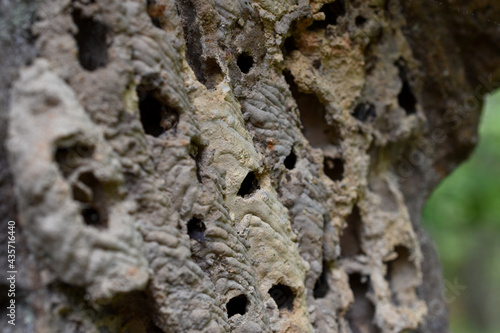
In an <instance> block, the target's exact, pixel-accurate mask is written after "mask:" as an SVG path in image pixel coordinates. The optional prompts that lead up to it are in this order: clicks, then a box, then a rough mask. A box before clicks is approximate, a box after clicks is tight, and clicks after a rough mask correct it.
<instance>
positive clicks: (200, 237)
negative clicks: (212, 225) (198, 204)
mask: <svg viewBox="0 0 500 333" xmlns="http://www.w3.org/2000/svg"><path fill="white" fill-rule="evenodd" d="M205 230H207V227H206V226H205V223H203V221H202V220H200V219H199V218H197V217H193V218H192V219H191V220H189V222H188V224H187V232H188V235H189V238H191V239H194V240H195V241H198V242H200V243H204V242H205Z"/></svg>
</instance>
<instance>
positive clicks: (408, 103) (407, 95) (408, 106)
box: [395, 58, 417, 115]
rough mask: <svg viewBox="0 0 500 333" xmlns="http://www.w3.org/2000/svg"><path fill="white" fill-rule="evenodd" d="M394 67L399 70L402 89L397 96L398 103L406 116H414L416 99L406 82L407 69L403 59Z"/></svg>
mask: <svg viewBox="0 0 500 333" xmlns="http://www.w3.org/2000/svg"><path fill="white" fill-rule="evenodd" d="M395 65H396V66H397V67H398V69H399V78H400V79H401V83H402V85H403V86H402V88H401V91H400V92H399V94H398V103H399V106H401V107H402V108H403V109H404V110H405V111H406V114H408V115H410V114H414V113H415V112H417V98H416V97H415V95H414V94H413V90H412V89H411V86H410V83H409V82H408V68H407V66H406V62H405V61H404V59H402V58H400V59H399V60H398V61H396V63H395Z"/></svg>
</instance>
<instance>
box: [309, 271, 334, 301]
mask: <svg viewBox="0 0 500 333" xmlns="http://www.w3.org/2000/svg"><path fill="white" fill-rule="evenodd" d="M329 268H330V267H329V265H328V263H327V262H323V270H322V271H321V274H320V276H319V277H318V279H317V280H316V283H315V284H314V289H313V296H314V298H316V299H318V298H324V297H325V296H326V295H327V294H328V292H329V291H330V286H329V284H328V276H327V272H328V270H329Z"/></svg>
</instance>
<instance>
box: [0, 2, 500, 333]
mask: <svg viewBox="0 0 500 333" xmlns="http://www.w3.org/2000/svg"><path fill="white" fill-rule="evenodd" d="M463 2H464V4H461V3H460V2H459V1H453V3H451V2H450V3H449V4H447V5H445V6H444V5H443V4H439V3H437V2H435V1H432V0H426V1H419V2H415V1H407V2H405V3H401V4H400V3H398V2H396V1H389V2H385V1H381V0H370V1H368V0H367V1H360V0H356V1H343V0H335V1H333V2H332V1H320V0H318V1H312V2H308V1H305V0H298V1H295V0H290V1H280V2H278V1H271V0H261V1H254V2H249V1H245V0H241V1H228V0H213V1H198V0H179V1H173V0H148V1H145V0H144V1H139V0H127V1H100V0H73V1H69V0H51V1H48V0H47V1H38V2H37V6H38V7H37V8H35V5H34V4H33V3H31V2H28V1H26V2H23V1H7V0H2V1H0V5H1V8H2V11H0V15H2V24H5V27H6V29H7V30H5V29H2V33H3V32H4V31H10V30H9V29H11V30H12V31H14V30H13V29H16V31H17V32H16V34H12V35H10V36H9V37H12V39H11V40H9V37H7V36H8V35H7V36H4V35H0V36H1V38H2V39H1V43H2V47H3V46H5V47H6V49H7V50H9V51H8V52H6V53H5V54H1V55H0V56H1V57H4V58H5V64H6V65H7V66H6V65H4V61H2V68H1V69H0V70H1V71H2V73H3V79H2V81H1V84H2V86H0V93H1V96H2V105H1V108H2V109H1V110H2V113H1V115H2V118H1V122H0V126H1V131H0V133H1V136H0V142H4V143H5V147H6V148H7V152H8V154H4V153H3V150H2V156H1V158H0V164H1V166H2V169H1V180H2V183H1V184H0V185H1V187H0V189H1V191H0V195H1V197H2V202H1V203H0V209H1V210H0V212H1V218H2V222H1V223H2V225H3V223H5V221H7V220H8V219H16V220H17V221H18V222H19V229H20V230H19V232H20V238H19V240H18V241H19V246H20V247H21V249H22V251H21V252H19V261H20V262H21V263H23V264H24V266H23V270H24V271H23V276H24V277H23V278H22V279H21V280H20V282H19V284H20V288H21V290H23V293H21V295H23V297H21V298H20V299H19V303H18V304H19V308H18V311H19V313H21V312H22V313H23V314H22V315H20V317H22V319H19V321H18V325H17V326H16V327H15V328H13V327H8V328H7V329H6V331H12V332H35V331H36V332H44V331H50V332H58V331H60V332H81V331H83V332H230V331H231V332H255V333H257V332H346V333H348V332H362V333H366V332H371V333H374V332H394V333H396V332H408V331H414V332H446V331H447V323H446V311H441V312H440V313H435V312H433V310H432V302H433V301H435V300H436V299H438V298H439V297H440V292H441V287H442V277H441V274H440V268H439V263H438V261H437V259H436V255H435V253H434V250H433V248H432V244H431V243H430V241H429V240H428V238H427V236H426V235H425V233H424V231H422V230H421V228H420V221H419V218H420V217H419V214H420V210H421V208H422V205H423V202H424V201H425V198H426V196H427V195H428V193H429V192H430V190H431V189H432V188H433V187H434V186H436V184H437V182H438V181H439V180H440V179H442V177H444V176H445V175H446V174H447V173H448V172H449V171H450V170H452V169H453V168H454V167H455V166H456V165H457V163H458V162H460V161H461V160H463V159H464V158H465V157H466V156H467V153H468V151H469V150H470V149H471V148H472V147H473V145H474V142H475V135H476V127H477V120H478V117H479V110H480V107H481V104H482V102H481V98H482V95H483V94H485V93H487V92H488V91H491V90H493V89H494V88H496V86H495V82H494V81H495V79H497V78H498V77H499V76H500V71H498V70H497V69H498V68H500V66H499V63H498V60H493V59H495V57H496V59H500V58H499V57H498V56H499V53H500V50H498V45H500V44H499V43H498V42H499V37H500V30H499V26H498V23H494V22H493V21H492V20H493V18H494V17H497V16H495V15H496V13H495V11H497V12H498V5H497V4H496V3H495V4H493V3H492V4H490V8H489V9H488V10H483V9H484V8H486V7H485V6H486V5H485V4H484V1H483V2H481V1H469V2H467V4H465V3H466V1H463ZM447 6H448V7H447ZM450 8H453V9H457V10H458V9H461V10H463V13H462V12H458V11H455V10H453V11H450ZM465 8H467V10H468V12H467V13H472V12H474V13H475V14H474V15H470V14H464V13H465ZM35 10H36V15H33V14H32V13H34V12H35ZM4 13H8V14H4ZM9 14H11V15H9ZM8 18H18V20H17V21H16V20H8ZM11 21H12V22H11ZM481 23H482V24H483V25H481ZM484 24H486V25H488V24H489V25H488V28H487V29H484ZM23 31H24V32H23ZM28 32H30V33H28ZM477 36H478V37H477ZM476 39H477V40H478V44H479V45H478V46H477V47H474V48H471V44H470V43H471V41H476ZM12 43H14V44H15V45H18V49H19V50H20V51H18V52H17V53H16V52H15V51H14V47H13V46H15V45H14V44H12ZM16 43H17V44H16ZM452 50H458V51H457V52H454V51H452ZM480 51H481V52H482V53H481V52H480ZM474 52H478V53H477V54H479V56H478V57H477V58H471V57H472V56H473V55H475V54H476V53H474ZM17 54H19V57H17V56H16V55H17ZM34 57H36V59H34V60H33V61H31V60H32V59H33V58H34ZM21 65H25V68H23V69H22V70H20V72H19V71H18V68H19V67H20V66H21ZM495 70H497V71H495ZM15 77H17V78H16V79H15V80H14V78H15ZM485 78H486V79H485ZM485 80H486V81H487V82H486V84H485V83H484V81H485ZM488 80H489V81H488ZM10 81H15V83H14V84H13V85H12V86H11V85H9V84H8V83H9V82H10ZM6 83H7V85H6ZM479 85H480V88H481V89H478V86H479ZM7 96H8V98H7ZM464 96H465V97H464ZM7 109H8V112H7ZM7 126H8V139H7V141H5V140H6V137H7V136H6V134H7V131H6V128H7ZM2 146H3V145H2ZM2 149H4V148H2ZM7 155H8V156H7ZM6 157H8V160H9V167H7V160H6ZM9 172H10V173H12V175H13V177H10V176H8V175H9ZM12 180H13V181H12ZM14 188H15V193H16V200H15V201H14V200H12V197H13V196H12V194H9V193H12V192H13V189H14ZM3 198H9V199H6V200H4V199H3ZM16 205H17V208H16ZM16 212H17V214H16ZM2 288H4V287H3V286H2Z"/></svg>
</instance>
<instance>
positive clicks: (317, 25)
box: [308, 0, 346, 30]
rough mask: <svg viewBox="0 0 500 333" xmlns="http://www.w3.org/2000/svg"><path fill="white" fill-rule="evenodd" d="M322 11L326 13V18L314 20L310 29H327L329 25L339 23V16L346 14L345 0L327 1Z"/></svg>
mask: <svg viewBox="0 0 500 333" xmlns="http://www.w3.org/2000/svg"><path fill="white" fill-rule="evenodd" d="M320 12H323V13H324V14H325V19H324V20H323V21H314V23H313V24H312V25H310V26H309V27H308V30H319V29H326V27H327V26H328V25H337V23H338V19H339V17H342V16H344V15H345V14H346V8H345V2H344V0H335V1H334V2H331V3H327V4H325V5H324V6H323V7H321V9H320Z"/></svg>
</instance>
